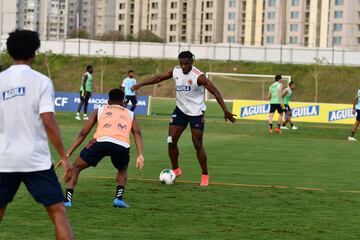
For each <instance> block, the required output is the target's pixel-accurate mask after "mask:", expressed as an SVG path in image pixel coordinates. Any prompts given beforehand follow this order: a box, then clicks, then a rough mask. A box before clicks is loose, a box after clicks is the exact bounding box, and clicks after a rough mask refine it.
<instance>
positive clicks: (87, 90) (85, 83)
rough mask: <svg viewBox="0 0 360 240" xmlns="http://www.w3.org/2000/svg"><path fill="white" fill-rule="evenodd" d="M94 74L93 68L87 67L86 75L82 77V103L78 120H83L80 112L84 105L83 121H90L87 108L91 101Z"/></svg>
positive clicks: (78, 112) (77, 114)
mask: <svg viewBox="0 0 360 240" xmlns="http://www.w3.org/2000/svg"><path fill="white" fill-rule="evenodd" d="M93 72H94V69H93V67H92V66H91V65H89V66H87V67H86V73H85V74H84V75H83V77H82V80H81V86H80V103H79V106H78V109H77V113H76V116H75V119H76V120H81V118H80V111H81V108H82V106H83V105H84V116H83V120H88V119H89V117H88V116H87V107H88V103H89V99H90V97H91V91H92V80H93V77H92V74H93Z"/></svg>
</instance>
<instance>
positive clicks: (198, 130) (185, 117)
mask: <svg viewBox="0 0 360 240" xmlns="http://www.w3.org/2000/svg"><path fill="white" fill-rule="evenodd" d="M178 59H179V63H180V65H179V66H176V67H174V68H173V69H171V70H169V71H167V72H165V73H163V74H159V75H155V76H153V77H151V78H150V79H149V80H147V81H144V82H141V83H139V84H137V85H135V86H134V87H133V88H132V90H137V89H139V88H140V87H142V86H145V85H151V84H156V83H159V82H162V81H164V80H168V79H173V80H174V81H175V85H176V86H175V87H176V107H175V110H174V112H173V114H172V118H171V120H170V124H169V136H168V139H167V142H168V151H169V157H170V160H171V164H172V169H173V170H174V172H175V174H176V176H180V175H181V174H182V171H181V169H180V168H179V162H178V158H179V149H178V145H177V143H178V140H179V138H180V136H181V134H182V133H183V131H184V130H185V128H186V126H187V125H188V124H189V123H190V127H191V134H192V141H193V144H194V147H195V149H196V154H197V158H198V160H199V163H200V167H201V171H202V175H201V182H200V186H207V185H208V184H209V175H208V168H207V156H206V153H205V150H204V147H203V133H204V125H205V121H204V115H205V109H206V106H205V102H204V94H205V88H206V89H207V90H208V91H209V92H210V93H212V94H213V95H214V96H215V98H216V100H217V102H218V103H219V105H220V106H221V108H222V110H223V111H224V118H225V120H226V121H227V120H229V121H230V122H235V121H236V120H235V118H234V116H235V115H234V114H232V113H231V112H229V111H228V109H227V107H226V105H225V103H224V101H223V99H222V97H221V94H220V92H219V91H218V90H217V88H216V87H215V86H214V85H213V83H212V82H211V81H210V80H209V79H207V78H206V77H205V75H204V74H203V73H202V72H201V71H200V70H199V69H197V68H196V67H195V66H193V61H194V55H193V54H192V53H191V52H190V51H184V52H181V53H180V54H179V56H178Z"/></svg>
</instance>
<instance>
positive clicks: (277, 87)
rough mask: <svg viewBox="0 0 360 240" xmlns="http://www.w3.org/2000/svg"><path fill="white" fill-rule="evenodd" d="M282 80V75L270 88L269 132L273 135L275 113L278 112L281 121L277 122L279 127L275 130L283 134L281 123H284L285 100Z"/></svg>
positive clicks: (276, 77)
mask: <svg viewBox="0 0 360 240" xmlns="http://www.w3.org/2000/svg"><path fill="white" fill-rule="evenodd" d="M281 81H282V78H281V75H276V76H275V82H274V83H273V84H271V86H270V87H269V99H270V112H269V117H268V121H269V132H270V133H272V132H273V117H274V113H275V111H277V112H278V113H279V119H278V122H277V127H276V129H275V132H276V133H281V129H280V126H281V122H282V118H283V112H284V103H283V100H282V99H283V98H282V89H283V86H282V83H281Z"/></svg>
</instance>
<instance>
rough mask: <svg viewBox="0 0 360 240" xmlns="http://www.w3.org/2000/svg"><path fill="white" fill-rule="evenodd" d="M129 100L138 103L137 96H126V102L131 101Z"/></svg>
mask: <svg viewBox="0 0 360 240" xmlns="http://www.w3.org/2000/svg"><path fill="white" fill-rule="evenodd" d="M129 102H131V104H132V105H135V104H137V99H136V96H130V95H127V96H125V103H129Z"/></svg>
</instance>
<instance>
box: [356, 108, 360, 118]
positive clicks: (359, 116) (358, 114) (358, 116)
mask: <svg viewBox="0 0 360 240" xmlns="http://www.w3.org/2000/svg"><path fill="white" fill-rule="evenodd" d="M356 121H360V110H359V109H356Z"/></svg>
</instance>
